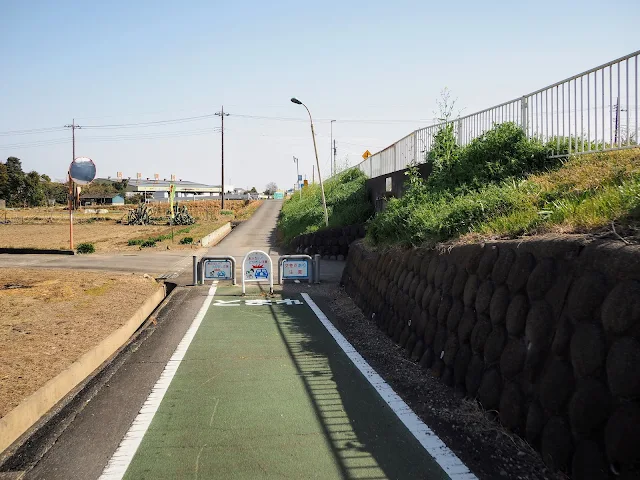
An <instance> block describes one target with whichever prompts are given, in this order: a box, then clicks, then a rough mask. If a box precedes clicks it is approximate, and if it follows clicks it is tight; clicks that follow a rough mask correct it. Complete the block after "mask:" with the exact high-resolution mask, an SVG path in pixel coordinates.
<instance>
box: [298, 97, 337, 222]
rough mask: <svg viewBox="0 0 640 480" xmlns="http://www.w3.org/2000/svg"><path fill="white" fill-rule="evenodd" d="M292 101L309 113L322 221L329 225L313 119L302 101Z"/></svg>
mask: <svg viewBox="0 0 640 480" xmlns="http://www.w3.org/2000/svg"><path fill="white" fill-rule="evenodd" d="M291 101H292V102H293V103H295V104H296V105H302V106H303V107H304V108H306V109H307V113H308V114H309V122H310V123H311V138H313V149H314V150H315V153H316V166H317V167H318V180H319V181H320V191H321V192H322V206H323V207H324V223H325V225H326V226H327V227H328V226H329V213H328V212H327V200H326V199H325V197H324V186H323V185H322V175H321V174H320V162H319V161H318V147H317V146H316V134H315V131H314V130H313V119H312V118H311V112H310V111H309V109H308V108H307V106H306V105H305V104H304V103H302V102H301V101H300V100H298V99H297V98H295V97H293V98H292V99H291Z"/></svg>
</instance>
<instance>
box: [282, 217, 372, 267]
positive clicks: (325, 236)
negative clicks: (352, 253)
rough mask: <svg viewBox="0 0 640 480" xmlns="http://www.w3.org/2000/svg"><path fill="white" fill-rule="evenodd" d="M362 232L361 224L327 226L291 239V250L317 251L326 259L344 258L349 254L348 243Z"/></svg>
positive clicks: (296, 251)
mask: <svg viewBox="0 0 640 480" xmlns="http://www.w3.org/2000/svg"><path fill="white" fill-rule="evenodd" d="M364 234H365V230H364V226H363V225H350V226H348V227H336V228H328V229H326V230H320V231H318V232H315V233H308V234H305V235H299V236H297V237H296V238H294V239H293V240H292V241H291V250H292V251H293V252H295V253H304V254H307V255H315V254H316V253H319V254H320V255H322V256H323V257H324V258H325V259H327V260H328V259H332V260H344V259H345V258H346V257H347V255H348V254H349V245H351V243H353V242H354V241H355V240H357V239H359V238H363V237H364Z"/></svg>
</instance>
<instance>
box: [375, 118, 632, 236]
mask: <svg viewBox="0 0 640 480" xmlns="http://www.w3.org/2000/svg"><path fill="white" fill-rule="evenodd" d="M557 141H558V140H557V139H554V140H553V141H552V142H550V143H553V145H556V143H557ZM560 141H561V142H563V143H564V144H565V145H566V140H564V141H563V140H562V139H560ZM445 145H446V144H445ZM585 148H586V147H585ZM592 148H593V147H592ZM548 150H549V149H548V148H547V146H545V145H543V144H542V143H540V142H538V141H535V140H530V139H527V138H526V136H525V135H524V133H523V132H522V131H521V130H520V129H519V128H518V127H517V126H515V125H513V124H504V125H500V126H497V127H496V128H494V129H493V130H491V131H490V132H488V133H487V134H485V135H484V136H482V137H480V138H478V139H476V140H474V141H473V142H472V143H471V144H470V145H469V146H467V147H465V148H457V147H455V146H453V147H452V148H449V149H448V151H447V152H446V154H442V151H440V152H437V153H438V154H437V155H432V156H431V158H430V159H428V161H431V162H433V173H432V175H431V177H429V179H427V180H423V179H421V178H419V177H418V176H417V175H416V173H415V172H410V174H409V176H408V181H409V182H410V186H409V188H408V191H407V192H406V194H405V195H404V196H403V197H402V198H400V199H392V200H391V201H390V202H389V203H388V205H387V208H386V209H385V211H384V212H383V213H381V214H379V215H377V216H376V217H375V218H374V219H373V220H372V221H371V222H370V224H369V228H368V233H367V237H368V239H369V241H371V242H372V243H374V244H379V245H391V244H400V245H416V246H417V245H426V246H429V245H431V246H433V245H435V244H436V243H438V242H444V241H452V240H459V241H478V240H483V239H496V238H514V237H519V236H525V235H541V234H546V233H565V234H566V233H581V234H585V233H589V234H610V235H611V236H614V237H617V238H620V237H619V236H623V237H625V240H627V241H633V240H634V239H635V240H638V239H639V236H640V235H639V234H640V229H639V228H638V227H639V226H640V148H634V149H630V150H622V151H617V152H606V153H595V154H587V155H579V156H574V157H570V158H566V157H565V158H564V159H551V158H548V156H547V152H548Z"/></svg>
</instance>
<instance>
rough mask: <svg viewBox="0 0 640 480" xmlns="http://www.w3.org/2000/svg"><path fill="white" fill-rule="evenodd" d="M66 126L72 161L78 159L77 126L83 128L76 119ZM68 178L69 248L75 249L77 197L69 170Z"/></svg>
mask: <svg viewBox="0 0 640 480" xmlns="http://www.w3.org/2000/svg"><path fill="white" fill-rule="evenodd" d="M64 127H65V128H70V129H71V145H72V146H71V149H72V150H71V163H73V162H74V161H75V159H76V128H82V127H81V126H80V125H76V119H75V118H74V119H73V120H72V121H71V125H65V126H64ZM67 178H68V180H69V250H73V203H74V199H75V197H76V195H75V193H76V191H75V190H76V189H75V184H74V183H73V180H71V172H67Z"/></svg>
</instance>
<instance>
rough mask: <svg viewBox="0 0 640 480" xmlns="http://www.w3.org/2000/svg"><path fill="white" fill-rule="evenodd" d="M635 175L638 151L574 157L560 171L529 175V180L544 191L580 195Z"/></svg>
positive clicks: (638, 168)
mask: <svg viewBox="0 0 640 480" xmlns="http://www.w3.org/2000/svg"><path fill="white" fill-rule="evenodd" d="M637 174H640V149H632V150H620V151H618V152H606V153H596V154H592V155H579V156H575V157H573V158H571V159H570V160H568V161H567V162H566V163H565V164H564V165H563V166H562V167H561V168H560V169H558V170H555V171H552V172H548V173H545V174H541V175H532V176H530V177H529V180H530V181H531V182H533V183H534V184H536V185H539V186H540V187H541V188H542V190H543V192H553V191H563V192H565V193H566V194H571V193H573V194H580V193H583V192H585V191H596V190H599V189H602V187H603V186H604V185H611V184H615V183H620V181H621V180H624V179H628V178H631V177H633V176H634V175H637Z"/></svg>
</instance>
